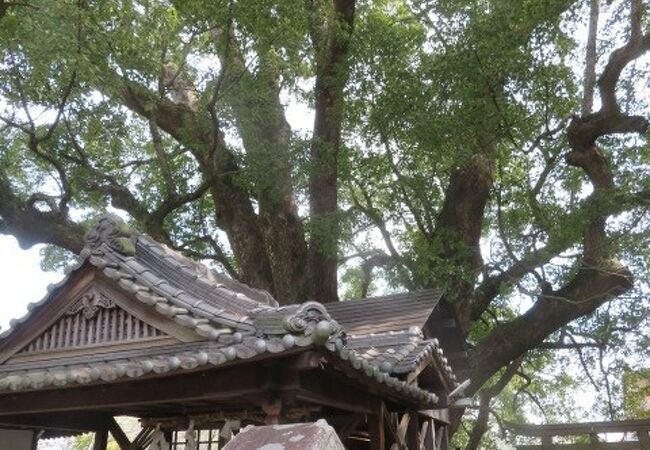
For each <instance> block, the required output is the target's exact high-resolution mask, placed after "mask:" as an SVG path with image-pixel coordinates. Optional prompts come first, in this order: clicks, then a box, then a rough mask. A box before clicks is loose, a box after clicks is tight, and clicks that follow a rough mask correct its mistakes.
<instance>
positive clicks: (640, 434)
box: [636, 430, 650, 450]
mask: <svg viewBox="0 0 650 450" xmlns="http://www.w3.org/2000/svg"><path fill="white" fill-rule="evenodd" d="M636 437H637V439H638V440H639V448H640V449H641V450H650V436H648V430H637V432H636Z"/></svg>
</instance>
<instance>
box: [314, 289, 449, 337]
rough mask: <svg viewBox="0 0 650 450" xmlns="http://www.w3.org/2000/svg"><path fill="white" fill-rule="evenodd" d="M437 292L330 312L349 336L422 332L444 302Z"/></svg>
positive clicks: (331, 307) (332, 306)
mask: <svg viewBox="0 0 650 450" xmlns="http://www.w3.org/2000/svg"><path fill="white" fill-rule="evenodd" d="M440 297H441V293H440V291H439V290H437V289H426V290H421V291H416V292H409V293H401V294H393V295H386V296H382V297H372V298H364V299H358V300H348V301H344V302H338V303H329V304H328V305H327V310H328V311H329V313H330V314H331V315H332V317H333V318H334V320H336V321H337V322H338V323H340V324H341V325H342V326H343V327H344V328H345V330H346V331H347V333H348V334H369V333H384V332H388V331H396V330H408V329H409V328H410V327H419V328H422V327H423V325H424V323H425V322H426V320H427V318H428V317H429V315H430V314H431V311H433V309H434V308H435V307H436V305H437V304H438V302H439V301H440Z"/></svg>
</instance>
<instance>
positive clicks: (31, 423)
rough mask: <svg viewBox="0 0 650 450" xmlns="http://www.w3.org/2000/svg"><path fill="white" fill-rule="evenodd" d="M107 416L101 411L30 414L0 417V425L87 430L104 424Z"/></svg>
mask: <svg viewBox="0 0 650 450" xmlns="http://www.w3.org/2000/svg"><path fill="white" fill-rule="evenodd" d="M106 423H107V416H106V415H105V414H101V413H99V414H98V413H90V412H86V413H69V412H66V413H58V414H30V415H13V416H11V417H0V426H5V427H8V428H13V427H24V428H37V429H40V430H54V431H61V432H71V433H79V432H88V431H95V430H97V429H99V428H102V427H104V426H106Z"/></svg>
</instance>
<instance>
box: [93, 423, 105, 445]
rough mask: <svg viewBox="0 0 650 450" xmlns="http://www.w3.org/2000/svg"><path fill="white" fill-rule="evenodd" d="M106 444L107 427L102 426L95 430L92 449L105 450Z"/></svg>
mask: <svg viewBox="0 0 650 450" xmlns="http://www.w3.org/2000/svg"><path fill="white" fill-rule="evenodd" d="M107 445H108V428H102V429H101V430H97V431H95V443H94V444H93V450H106V446H107Z"/></svg>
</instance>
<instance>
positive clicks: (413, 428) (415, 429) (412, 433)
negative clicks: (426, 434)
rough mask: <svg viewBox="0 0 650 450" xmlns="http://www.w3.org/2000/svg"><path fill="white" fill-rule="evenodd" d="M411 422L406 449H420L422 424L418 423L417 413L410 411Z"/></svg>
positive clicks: (407, 432)
mask: <svg viewBox="0 0 650 450" xmlns="http://www.w3.org/2000/svg"><path fill="white" fill-rule="evenodd" d="M407 414H408V415H409V416H410V417H411V420H410V421H409V424H408V428H407V430H406V448H408V449H411V448H412V449H416V450H419V449H420V437H419V433H420V423H419V421H418V414H417V412H416V411H409V412H408V413H407Z"/></svg>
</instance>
